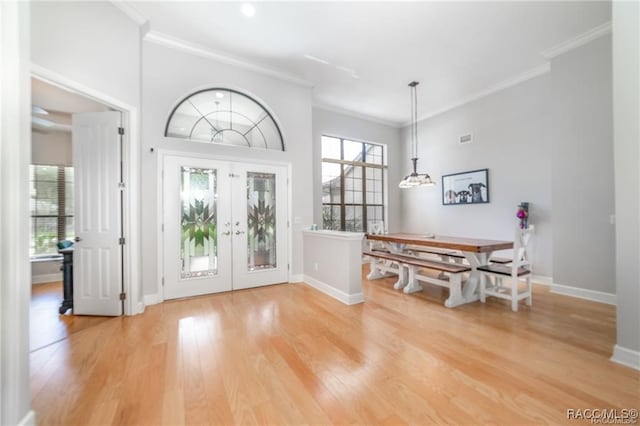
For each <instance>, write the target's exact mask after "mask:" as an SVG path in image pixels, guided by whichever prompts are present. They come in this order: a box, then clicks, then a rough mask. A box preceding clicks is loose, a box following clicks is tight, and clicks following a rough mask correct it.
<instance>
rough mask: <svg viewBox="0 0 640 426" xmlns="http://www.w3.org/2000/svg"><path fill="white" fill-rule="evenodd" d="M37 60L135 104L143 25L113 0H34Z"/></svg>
mask: <svg viewBox="0 0 640 426" xmlns="http://www.w3.org/2000/svg"><path fill="white" fill-rule="evenodd" d="M31 9H32V12H31V18H32V25H31V28H32V36H31V58H32V62H33V63H34V64H36V65H39V66H41V67H44V68H46V69H47V70H50V71H54V72H56V73H58V74H60V75H62V76H65V77H67V78H69V79H71V80H73V81H76V82H79V83H82V84H83V85H85V86H87V87H90V88H92V89H94V90H96V91H98V92H102V93H106V94H109V95H110V96H112V97H113V98H115V99H118V100H120V101H122V102H125V103H128V104H130V105H133V106H138V105H139V103H140V102H139V99H140V30H139V28H138V26H137V25H136V24H135V23H134V22H132V21H131V20H130V19H129V18H128V17H127V16H125V15H124V14H123V13H122V12H121V11H120V10H119V9H117V8H116V7H114V6H113V5H112V4H111V3H110V2H56V1H52V2H34V3H33V5H32V8H31Z"/></svg>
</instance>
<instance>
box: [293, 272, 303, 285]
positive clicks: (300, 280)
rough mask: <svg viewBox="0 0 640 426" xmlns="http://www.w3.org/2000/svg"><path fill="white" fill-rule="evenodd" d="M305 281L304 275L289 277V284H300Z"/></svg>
mask: <svg viewBox="0 0 640 426" xmlns="http://www.w3.org/2000/svg"><path fill="white" fill-rule="evenodd" d="M302 281H304V275H302V274H295V275H291V276H290V277H289V282H290V283H300V282H302Z"/></svg>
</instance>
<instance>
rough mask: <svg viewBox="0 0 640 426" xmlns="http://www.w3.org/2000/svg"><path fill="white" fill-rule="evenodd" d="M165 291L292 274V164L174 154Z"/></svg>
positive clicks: (208, 289)
mask: <svg viewBox="0 0 640 426" xmlns="http://www.w3.org/2000/svg"><path fill="white" fill-rule="evenodd" d="M163 170H164V183H163V204H164V205H163V211H164V213H163V216H164V217H163V240H164V241H163V243H164V244H163V245H164V250H163V251H164V253H163V257H164V259H163V265H164V298H165V299H174V298H179V297H188V296H195V295H200V294H208V293H217V292H222V291H230V290H236V289H242V288H249V287H257V286H262V285H269V284H276V283H281V282H286V281H288V275H289V272H288V263H289V262H288V258H287V257H288V251H287V241H288V236H287V184H286V182H287V181H286V179H287V177H286V176H287V172H286V168H285V167H278V166H268V165H258V164H249V163H240V162H228V161H216V160H208V159H200V158H190V157H175V156H167V157H165V160H164V169H163Z"/></svg>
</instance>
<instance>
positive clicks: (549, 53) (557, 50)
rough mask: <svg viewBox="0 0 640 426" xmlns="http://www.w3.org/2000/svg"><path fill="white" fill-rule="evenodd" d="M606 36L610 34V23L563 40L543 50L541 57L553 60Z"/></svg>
mask: <svg viewBox="0 0 640 426" xmlns="http://www.w3.org/2000/svg"><path fill="white" fill-rule="evenodd" d="M607 34H611V21H608V22H605V23H604V24H601V25H598V26H597V27H594V28H591V29H590V30H589V31H585V32H584V33H582V34H579V35H577V36H575V37H572V38H570V39H569V40H565V41H563V42H562V43H559V44H556V45H555V46H553V47H550V48H549V49H547V50H544V51H543V52H542V56H544V58H545V59H547V60H548V59H553V58H555V57H556V56H560V55H562V54H563V53H567V52H568V51H570V50H573V49H575V48H577V47H580V46H584V45H585V44H587V43H589V42H590V41H593V40H595V39H598V38H600V37H602V36H605V35H607Z"/></svg>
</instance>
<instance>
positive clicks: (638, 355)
mask: <svg viewBox="0 0 640 426" xmlns="http://www.w3.org/2000/svg"><path fill="white" fill-rule="evenodd" d="M610 359H611V361H613V362H615V363H618V364H622V365H624V366H627V367H631V368H634V369H636V370H640V352H638V351H634V350H631V349H628V348H624V347H622V346H619V345H615V346H614V347H613V355H612V356H611V358H610Z"/></svg>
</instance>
